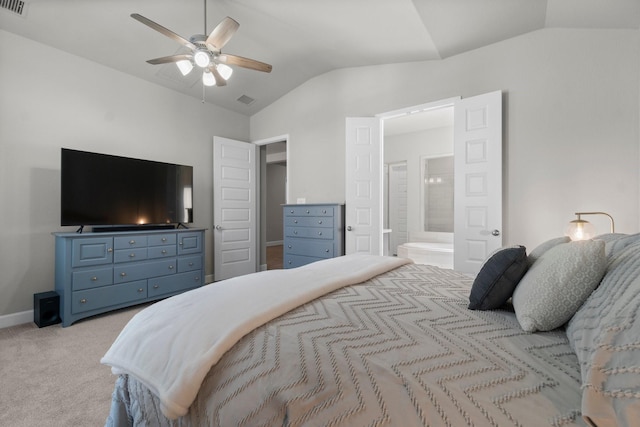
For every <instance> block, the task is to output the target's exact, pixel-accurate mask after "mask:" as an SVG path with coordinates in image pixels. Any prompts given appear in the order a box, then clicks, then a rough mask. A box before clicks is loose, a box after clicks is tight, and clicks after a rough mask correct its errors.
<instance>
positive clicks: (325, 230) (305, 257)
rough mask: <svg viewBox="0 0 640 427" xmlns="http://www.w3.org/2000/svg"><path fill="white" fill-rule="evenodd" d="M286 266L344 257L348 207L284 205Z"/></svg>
mask: <svg viewBox="0 0 640 427" xmlns="http://www.w3.org/2000/svg"><path fill="white" fill-rule="evenodd" d="M283 219H284V250H283V252H284V254H283V267H284V268H293V267H300V266H301V265H305V264H309V263H311V262H314V261H318V260H321V259H326V258H333V257H337V256H341V255H344V205H341V204H308V205H306V204H305V205H283Z"/></svg>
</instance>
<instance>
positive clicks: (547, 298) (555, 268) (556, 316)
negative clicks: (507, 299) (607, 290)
mask: <svg viewBox="0 0 640 427" xmlns="http://www.w3.org/2000/svg"><path fill="white" fill-rule="evenodd" d="M605 268H606V257H605V254H604V241H602V240H585V241H576V242H569V243H563V244H560V245H556V246H554V247H552V248H551V249H549V250H548V251H546V252H545V253H543V254H542V256H541V257H540V258H538V259H537V260H536V262H534V264H533V265H532V266H531V267H529V270H528V271H527V273H526V274H525V275H524V277H523V278H522V280H520V283H519V284H518V287H516V289H515V291H514V292H513V308H514V310H515V312H516V318H517V319H518V322H519V323H520V326H521V327H522V329H524V330H525V331H527V332H535V331H550V330H552V329H555V328H558V327H560V326H562V325H564V324H565V323H566V322H567V321H569V319H571V317H572V316H573V315H574V314H575V312H576V311H577V310H578V309H579V308H580V306H581V305H582V304H583V303H584V302H585V300H586V299H587V298H588V297H589V295H590V294H591V292H592V291H593V290H594V289H595V288H596V287H597V286H598V283H599V282H600V279H602V276H603V274H604V271H605Z"/></svg>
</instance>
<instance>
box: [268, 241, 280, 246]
mask: <svg viewBox="0 0 640 427" xmlns="http://www.w3.org/2000/svg"><path fill="white" fill-rule="evenodd" d="M283 243H284V240H275V241H273V242H267V246H280V245H282V244H283Z"/></svg>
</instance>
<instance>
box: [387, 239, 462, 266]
mask: <svg viewBox="0 0 640 427" xmlns="http://www.w3.org/2000/svg"><path fill="white" fill-rule="evenodd" d="M398 256H399V257H402V258H409V259H411V260H412V261H413V262H415V263H416V264H429V265H435V266H437V267H440V268H449V269H453V242H409V243H403V244H402V245H399V246H398Z"/></svg>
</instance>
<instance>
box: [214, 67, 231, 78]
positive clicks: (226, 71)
mask: <svg viewBox="0 0 640 427" xmlns="http://www.w3.org/2000/svg"><path fill="white" fill-rule="evenodd" d="M216 68H217V69H218V72H219V73H220V75H221V76H222V78H223V79H225V80H229V77H231V74H233V68H231V67H229V66H228V65H226V64H218V65H216Z"/></svg>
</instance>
